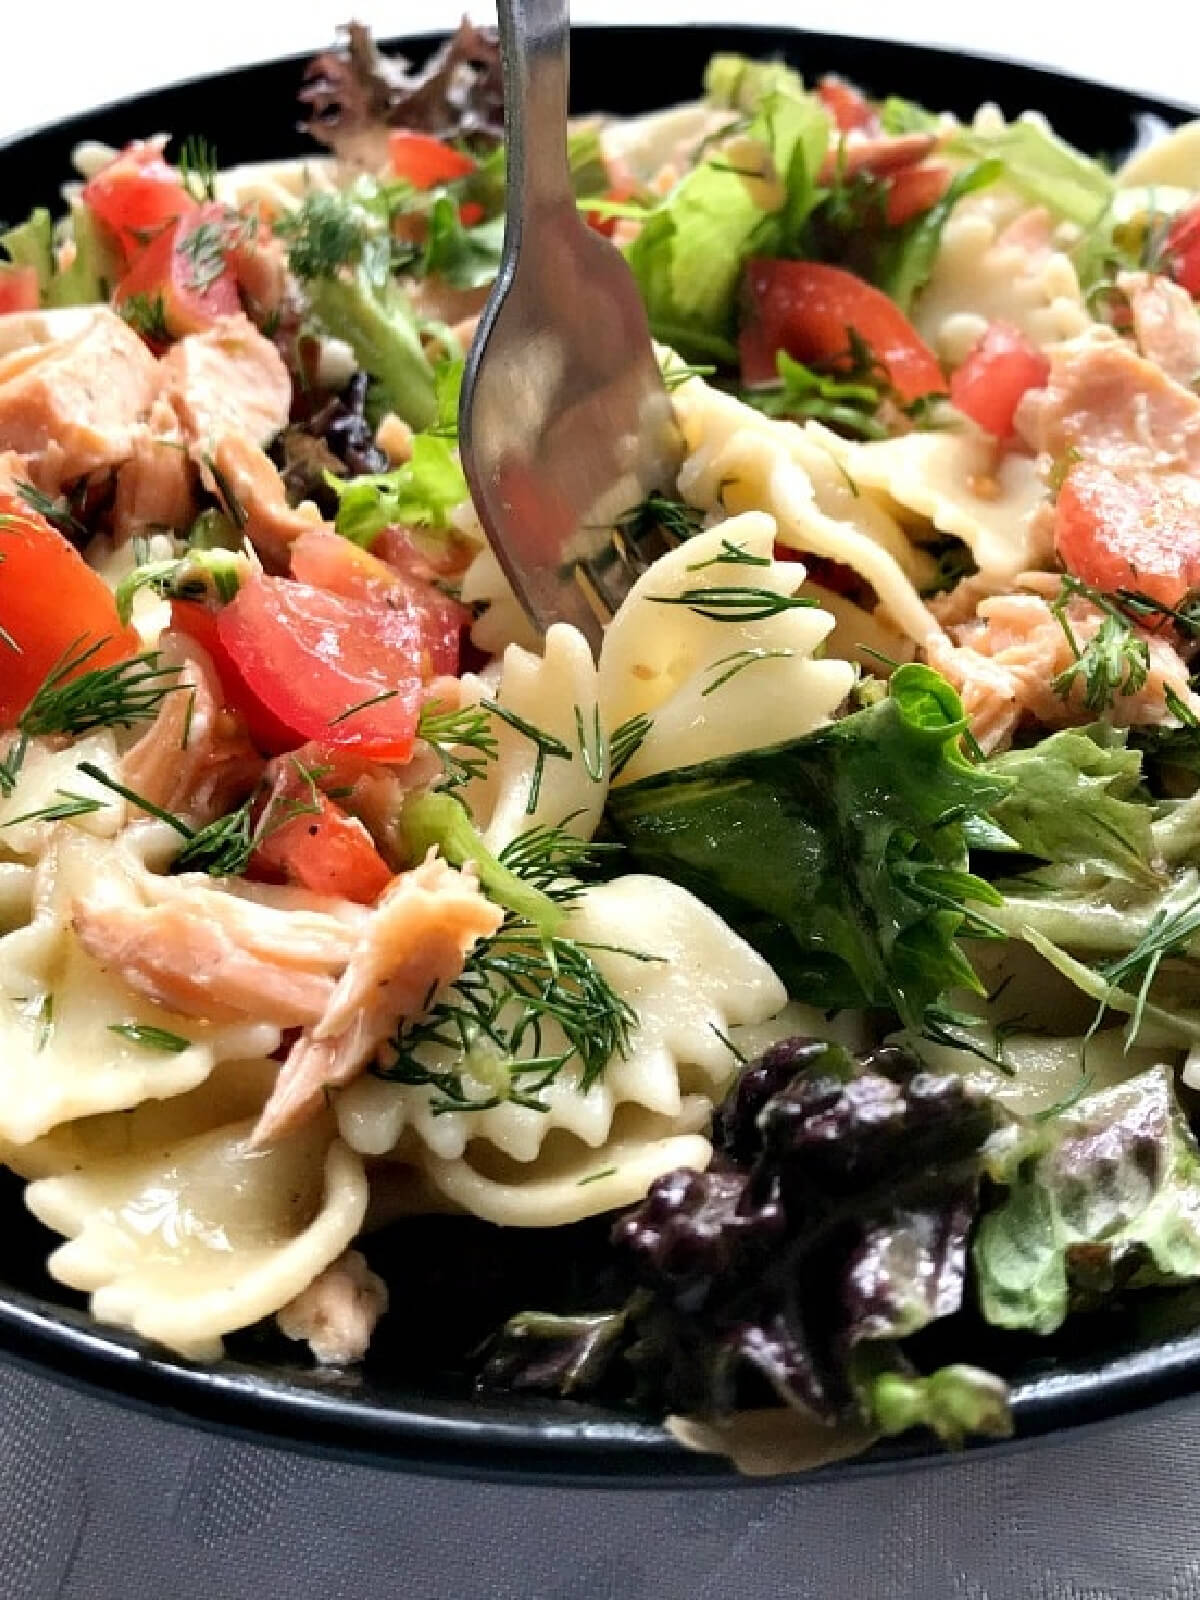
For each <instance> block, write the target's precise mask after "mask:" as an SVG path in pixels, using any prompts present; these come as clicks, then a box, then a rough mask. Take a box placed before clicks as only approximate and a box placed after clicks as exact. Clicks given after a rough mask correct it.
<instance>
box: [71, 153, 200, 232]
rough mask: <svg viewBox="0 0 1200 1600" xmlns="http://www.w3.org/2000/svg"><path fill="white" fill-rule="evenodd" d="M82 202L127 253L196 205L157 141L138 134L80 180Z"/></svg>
mask: <svg viewBox="0 0 1200 1600" xmlns="http://www.w3.org/2000/svg"><path fill="white" fill-rule="evenodd" d="M83 199H84V204H85V205H86V206H87V207H88V209H89V210H90V211H91V213H92V215H93V216H94V217H96V218H97V220H98V221H99V222H101V223H102V224H103V225H104V227H105V228H106V229H107V231H108V233H109V234H110V236H111V237H112V238H114V239H115V240H116V241H117V243H118V244H119V245H120V246H121V249H122V250H123V251H124V253H125V256H126V259H127V260H128V259H131V258H132V256H133V255H134V254H136V252H137V251H138V250H139V249H141V248H142V247H143V246H144V245H145V244H146V243H147V240H148V236H149V235H151V234H154V233H157V232H159V231H160V230H161V229H162V228H164V227H166V226H167V225H168V224H169V223H172V222H174V221H176V220H177V219H178V218H179V217H186V216H188V215H189V214H190V213H191V212H193V211H195V210H196V209H197V202H196V200H195V198H194V197H193V196H192V195H190V194H189V193H188V191H187V189H186V188H185V187H184V184H183V180H182V178H181V177H180V176H179V173H178V172H177V171H176V170H175V168H174V167H172V166H169V165H168V164H167V162H165V161H164V160H163V156H162V150H161V149H160V148H159V146H158V145H157V144H145V143H143V142H142V141H141V140H140V139H139V140H135V141H134V142H133V143H132V144H128V145H126V146H125V148H124V150H122V151H121V153H120V154H119V155H118V156H116V157H114V159H113V160H112V161H110V162H109V164H108V165H107V166H106V167H102V168H101V170H100V171H99V172H98V173H96V175H95V177H93V178H89V179H88V181H87V183H85V184H84V186H83Z"/></svg>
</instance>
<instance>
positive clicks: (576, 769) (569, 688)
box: [458, 622, 608, 854]
mask: <svg viewBox="0 0 1200 1600" xmlns="http://www.w3.org/2000/svg"><path fill="white" fill-rule="evenodd" d="M464 683H465V685H466V691H467V695H468V696H469V697H470V698H472V699H474V700H476V701H478V700H481V699H484V698H485V697H487V691H486V686H485V685H484V683H483V682H482V681H481V680H480V679H478V678H469V679H465V680H464ZM598 696H599V690H598V687H597V682H596V666H595V663H594V662H593V660H592V652H591V649H590V648H589V646H588V642H587V640H586V639H585V638H584V637H583V635H582V634H581V633H580V632H579V631H578V630H577V629H576V628H572V627H569V626H568V625H567V624H566V623H561V622H560V623H555V625H554V626H553V627H552V628H550V629H549V631H548V632H547V634H546V642H545V653H544V654H542V655H534V654H532V653H531V652H530V651H528V650H523V649H522V648H521V647H520V646H519V645H510V646H509V647H508V649H507V650H506V651H505V653H504V664H503V668H502V671H501V674H500V687H499V689H498V690H497V692H496V694H495V696H494V697H492V698H494V700H495V703H496V704H497V705H499V706H501V707H502V708H503V709H504V710H505V711H509V712H512V713H514V714H515V715H516V716H517V717H519V718H520V719H521V720H522V721H523V722H527V723H529V724H530V725H531V726H532V727H534V728H536V729H537V730H538V731H539V732H540V733H543V734H546V735H548V736H549V738H550V739H552V740H554V741H556V742H557V744H558V745H559V746H560V747H562V748H563V749H565V750H566V752H567V754H566V755H562V754H558V755H547V754H542V755H540V756H539V750H538V746H537V744H536V743H535V742H534V740H533V739H532V738H531V737H530V736H529V735H528V734H525V733H522V732H521V731H520V730H519V729H518V728H515V727H513V726H512V725H511V724H510V723H506V722H504V721H503V720H502V719H501V718H500V717H493V719H492V732H493V735H494V736H495V740H496V746H497V748H496V758H495V760H494V761H489V762H488V765H487V770H486V771H485V772H484V774H483V775H482V776H481V777H478V778H474V779H472V780H471V782H469V783H467V784H464V785H463V787H462V788H461V789H460V790H459V791H458V793H459V797H460V798H461V799H462V800H463V801H464V802H465V803H466V805H467V808H468V809H469V811H470V812H471V815H472V817H473V818H474V820H475V825H476V827H478V828H479V830H480V832H481V833H482V834H483V838H484V842H485V844H486V845H487V847H488V849H489V850H492V851H494V852H496V853H497V854H498V853H499V852H500V851H501V850H503V848H504V846H505V845H506V844H510V843H511V842H512V840H513V839H515V838H516V837H517V836H518V835H519V834H522V833H527V832H528V831H529V830H530V829H532V828H539V827H542V826H546V825H548V826H550V827H561V826H566V827H567V828H568V829H569V831H570V832H571V833H573V834H575V835H576V836H577V837H578V838H581V839H590V838H591V836H592V834H593V833H595V831H596V826H597V824H598V823H599V821H600V814H601V812H602V811H603V810H604V801H605V798H606V796H607V794H608V741H607V739H606V738H605V737H604V735H603V732H602V730H601V728H600V724H599V720H598V709H597V708H598ZM535 779H536V782H537V794H536V796H534V793H533V789H534V783H535ZM531 801H532V804H531Z"/></svg>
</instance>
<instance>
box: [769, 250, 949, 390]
mask: <svg viewBox="0 0 1200 1600" xmlns="http://www.w3.org/2000/svg"><path fill="white" fill-rule="evenodd" d="M745 281H746V292H747V300H748V304H749V317H748V319H747V320H746V322H745V323H744V325H743V328H742V332H741V337H740V339H739V351H740V354H741V364H742V380H743V382H745V383H747V384H751V385H753V384H764V383H771V382H773V381H774V379H775V370H776V368H775V357H776V354H777V352H778V351H780V350H786V351H787V353H788V355H790V356H792V357H793V358H794V359H795V360H797V361H803V362H806V363H807V364H809V365H812V366H819V367H825V368H831V369H834V370H836V369H838V368H839V367H845V366H846V363H847V360H848V358H849V355H850V344H851V339H850V334H851V330H853V331H854V332H855V333H857V334H858V336H859V338H860V339H862V340H863V341H864V342H865V343H866V344H867V345H868V346H869V347H870V349H871V351H872V353H873V355H874V356H875V359H876V360H877V361H878V362H879V364H880V366H881V367H882V368H883V369H884V371H885V372H886V374H887V377H888V381H889V382H890V383H891V385H892V387H893V388H894V389H895V391H896V393H897V394H898V395H899V396H900V399H901V400H902V401H903V402H905V403H906V404H908V403H911V402H912V401H913V400H919V399H920V398H921V397H922V396H923V395H927V394H943V393H944V392H945V389H946V380H945V379H944V378H943V376H942V369H941V367H940V366H939V365H938V360H937V357H936V356H935V355H934V353H933V351H932V350H931V349H930V348H929V346H928V345H927V344H926V343H925V341H924V340H923V339H922V338H921V336H920V334H919V333H918V332H917V330H916V329H915V328H914V327H913V325H912V323H911V322H910V321H909V320H908V318H907V317H906V316H905V315H904V313H903V311H901V310H900V307H899V306H897V305H896V304H895V303H894V302H893V301H891V300H889V299H888V297H887V295H885V294H884V293H883V292H882V291H881V290H879V289H876V288H875V287H874V286H873V285H871V284H869V283H864V281H863V280H862V279H861V278H856V277H855V276H854V274H853V273H852V272H846V271H844V270H843V269H842V268H841V267H830V266H826V265H825V264H824V263H823V262H819V261H769V260H765V259H756V260H753V261H751V262H750V263H749V265H748V266H747V268H746V280H745Z"/></svg>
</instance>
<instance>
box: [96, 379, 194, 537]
mask: <svg viewBox="0 0 1200 1600" xmlns="http://www.w3.org/2000/svg"><path fill="white" fill-rule="evenodd" d="M194 479H195V468H194V467H193V466H192V463H191V461H190V460H189V459H188V454H187V446H186V445H185V443H184V441H183V439H182V437H181V435H180V433H179V426H178V423H177V421H176V418H175V413H174V412H173V411H172V410H171V408H170V406H168V405H167V404H166V403H165V402H161V401H160V402H159V403H158V404H156V405H155V407H154V409H153V410H152V411H151V413H150V417H149V419H148V421H147V423H146V424H145V425H144V426H142V427H138V428H135V429H134V430H133V434H132V438H131V440H130V452H129V459H128V460H127V461H123V462H122V463H121V465H120V466H119V467H118V468H117V492H116V498H115V500H114V502H113V512H112V528H113V539H114V541H115V543H117V544H124V543H125V541H126V540H127V539H131V538H132V537H133V536H134V534H137V533H145V532H147V531H150V530H154V531H157V530H160V529H163V528H171V529H175V530H182V529H185V528H187V527H189V526H190V525H191V522H192V519H193V517H194V516H195V514H196V500H195V495H194V493H193V484H194Z"/></svg>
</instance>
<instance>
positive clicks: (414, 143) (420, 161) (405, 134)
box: [388, 128, 478, 189]
mask: <svg viewBox="0 0 1200 1600" xmlns="http://www.w3.org/2000/svg"><path fill="white" fill-rule="evenodd" d="M388 155H389V157H390V158H391V163H392V171H393V172H394V173H395V174H396V176H397V177H398V178H403V179H405V181H406V182H408V183H411V184H412V186H413V188H414V189H434V188H436V187H437V185H438V184H439V183H452V182H453V181H454V179H455V178H465V177H467V176H468V174H470V173H472V172H474V171H475V169H476V166H477V165H478V163H477V162H476V161H474V160H473V159H472V157H471V156H469V155H467V154H466V153H465V152H464V151H462V150H455V149H453V147H452V146H450V145H448V144H443V143H442V141H441V140H440V139H435V138H434V137H433V135H432V134H429V133H412V132H411V131H410V130H409V129H407V128H393V130H392V131H391V133H389V134H388Z"/></svg>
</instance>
